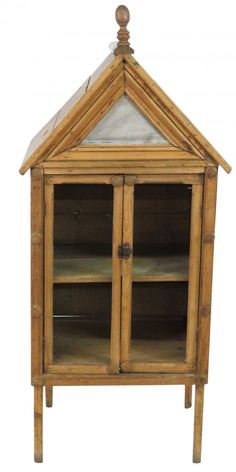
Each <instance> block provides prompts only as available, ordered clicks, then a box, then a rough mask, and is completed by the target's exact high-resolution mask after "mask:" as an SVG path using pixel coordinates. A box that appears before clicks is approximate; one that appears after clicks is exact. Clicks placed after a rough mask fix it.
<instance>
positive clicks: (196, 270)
mask: <svg viewBox="0 0 236 472" xmlns="http://www.w3.org/2000/svg"><path fill="white" fill-rule="evenodd" d="M202 198H203V184H202V183H199V184H193V185H192V203H191V229H190V253H189V285H188V308H187V342H186V362H187V364H191V365H194V364H196V344H197V322H198V296H199V283H200V257H201V214H202Z"/></svg>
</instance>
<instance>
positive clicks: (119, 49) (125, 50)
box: [113, 46, 134, 56]
mask: <svg viewBox="0 0 236 472" xmlns="http://www.w3.org/2000/svg"><path fill="white" fill-rule="evenodd" d="M113 54H114V55H115V56H119V54H134V50H133V49H132V48H131V47H130V46H117V48H115V49H114V51H113Z"/></svg>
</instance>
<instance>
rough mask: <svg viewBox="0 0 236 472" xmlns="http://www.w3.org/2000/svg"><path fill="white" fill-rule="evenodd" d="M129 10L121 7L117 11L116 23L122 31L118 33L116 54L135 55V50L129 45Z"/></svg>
mask: <svg viewBox="0 0 236 472" xmlns="http://www.w3.org/2000/svg"><path fill="white" fill-rule="evenodd" d="M129 19H130V15H129V10H128V8H127V7H126V6H125V5H119V6H118V7H117V9H116V22H117V24H118V25H119V27H120V29H119V31H118V33H117V38H118V44H117V47H116V49H115V50H114V54H115V55H116V56H118V54H133V53H134V50H133V49H132V48H131V47H130V45H129V31H128V30H127V28H126V26H127V24H128V23H129Z"/></svg>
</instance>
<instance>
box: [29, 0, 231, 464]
mask: <svg viewBox="0 0 236 472" xmlns="http://www.w3.org/2000/svg"><path fill="white" fill-rule="evenodd" d="M116 19H117V22H118V24H119V26H120V30H119V31H118V43H117V45H116V48H115V49H114V51H113V52H112V54H110V56H108V58H107V59H106V60H105V61H104V63H103V64H102V65H101V66H100V67H99V68H98V69H97V71H95V73H94V74H93V75H92V76H90V77H89V79H88V80H86V81H85V83H84V84H83V85H82V86H81V87H80V89H78V90H77V91H76V93H75V94H74V95H73V96H72V97H71V99H70V100H69V101H68V102H67V103H66V104H65V105H64V107H63V108H61V110H59V112H58V113H57V114H56V115H55V116H54V117H53V118H52V119H51V120H50V121H49V123H47V125H46V126H45V127H44V128H43V129H42V130H41V131H40V132H39V133H38V135H37V136H36V137H35V138H34V139H33V141H32V142H31V144H30V146H29V149H28V151H27V154H26V158H25V160H24V162H23V164H22V167H21V169H20V172H21V173H22V174H24V173H25V172H26V171H27V170H28V169H31V182H32V195H31V197H32V218H31V221H32V235H31V236H32V237H31V241H32V297H31V298H32V318H31V328H32V385H33V386H34V400H35V403H34V418H35V423H34V426H35V461H36V462H41V461H42V457H43V453H42V420H43V388H44V387H45V393H46V405H47V406H48V407H50V406H52V395H53V387H54V386H61V385H68V386H70V385H78V386H80V385H137V384H140V385H144V384H145V385H164V384H165V385H166V384H168V385H179V384H181V385H183V386H184V387H185V407H186V408H188V407H190V406H191V398H192V387H193V385H195V392H196V395H195V413H194V417H195V418H194V442H193V461H194V462H200V460H201V436H202V417H203V397H204V386H205V384H206V383H207V381H208V358H209V336H210V316H211V290H212V264H213V245H214V225H215V207H216V189H217V170H218V166H219V165H220V166H221V167H223V169H224V170H226V171H227V172H230V170H231V168H230V166H229V164H227V163H226V161H225V160H224V159H223V158H222V157H221V156H220V155H219V153H218V152H217V151H216V150H215V149H214V148H213V147H212V145H211V144H210V143H209V142H208V141H206V139H205V138H204V137H203V135H202V134H201V133H200V132H199V131H198V130H197V129H196V128H195V127H194V126H193V125H192V124H191V122H190V121H189V120H188V119H187V118H186V117H185V116H184V115H183V113H182V112H181V111H180V110H179V109H178V108H177V107H176V105H174V103H173V102H172V101H171V100H170V99H169V98H168V97H167V95H166V94H165V93H164V92H163V91H162V90H161V89H160V88H159V86H158V85H157V84H156V83H155V82H154V81H153V80H152V79H151V78H150V77H149V75H148V74H147V73H146V72H145V71H144V70H143V69H142V67H141V66H140V65H139V64H138V63H137V61H136V60H135V59H134V57H133V56H132V54H133V50H132V48H131V47H130V45H129V41H128V39H129V33H128V31H127V29H126V25H127V23H128V21H129V12H128V10H127V8H126V7H124V6H120V7H118V8H117V11H116Z"/></svg>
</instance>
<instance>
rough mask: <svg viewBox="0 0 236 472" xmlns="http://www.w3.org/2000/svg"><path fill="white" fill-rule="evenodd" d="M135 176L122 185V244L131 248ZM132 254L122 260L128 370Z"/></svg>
mask: <svg viewBox="0 0 236 472" xmlns="http://www.w3.org/2000/svg"><path fill="white" fill-rule="evenodd" d="M135 180H136V177H135V176H126V177H125V184H124V213H123V244H126V243H128V244H129V245H130V247H131V248H132V247H133V218H134V183H135ZM132 263H133V257H132V254H131V255H130V257H129V258H127V259H122V315H121V368H122V370H123V372H125V371H128V370H129V366H128V364H129V358H130V344H131V317H132Z"/></svg>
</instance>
